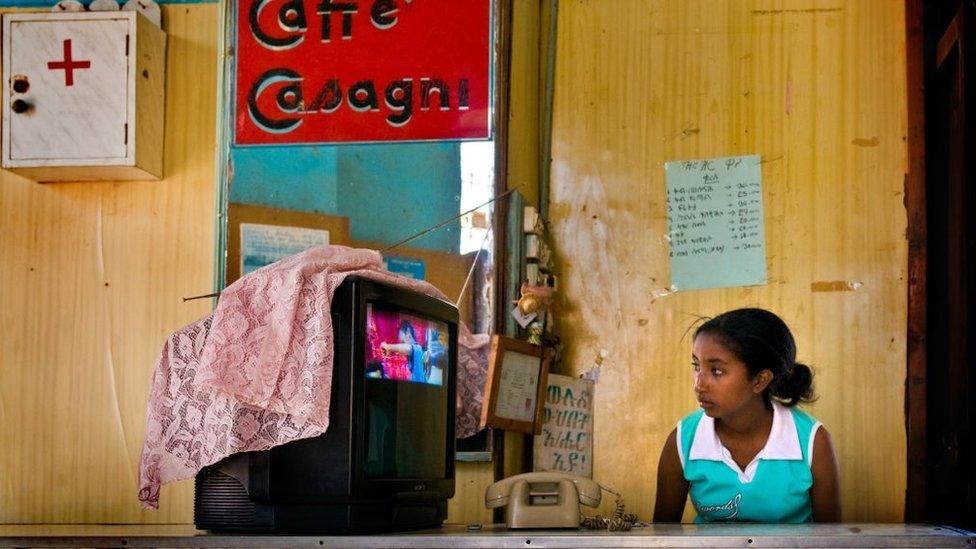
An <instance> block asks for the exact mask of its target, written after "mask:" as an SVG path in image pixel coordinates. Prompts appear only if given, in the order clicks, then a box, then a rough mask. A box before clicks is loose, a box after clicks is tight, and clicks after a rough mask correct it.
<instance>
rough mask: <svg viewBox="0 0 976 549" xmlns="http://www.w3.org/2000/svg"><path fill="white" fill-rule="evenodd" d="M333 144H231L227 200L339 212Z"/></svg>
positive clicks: (338, 213) (309, 210) (294, 208)
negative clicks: (229, 185) (234, 145)
mask: <svg viewBox="0 0 976 549" xmlns="http://www.w3.org/2000/svg"><path fill="white" fill-rule="evenodd" d="M336 154H337V149H336V147H320V146H314V145H312V146H294V147H291V146H289V147H231V150H230V157H231V167H232V170H233V180H232V182H231V188H230V201H231V202H234V203H239V204H257V205H260V206H271V207H274V208H283V209H286V210H299V211H304V212H316V213H322V214H329V215H344V214H342V213H341V212H340V211H339V198H338V194H337V191H336V182H337V179H338V177H337V176H338V172H337V159H336Z"/></svg>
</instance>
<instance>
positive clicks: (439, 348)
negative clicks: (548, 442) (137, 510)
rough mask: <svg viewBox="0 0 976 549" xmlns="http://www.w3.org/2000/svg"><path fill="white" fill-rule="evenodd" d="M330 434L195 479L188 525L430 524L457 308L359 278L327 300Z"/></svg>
mask: <svg viewBox="0 0 976 549" xmlns="http://www.w3.org/2000/svg"><path fill="white" fill-rule="evenodd" d="M331 314H332V324H333V331H334V333H335V358H334V370H333V380H332V393H331V394H332V396H331V403H330V407H329V428H328V430H327V431H326V432H325V433H324V434H322V435H320V436H317V437H313V438H308V439H303V440H297V441H293V442H290V443H288V444H284V445H281V446H278V447H275V448H272V449H270V450H266V451H260V452H242V453H238V454H234V455H231V456H228V457H227V458H225V459H223V460H222V461H220V462H217V463H215V464H214V465H211V466H208V467H205V468H204V469H202V470H201V471H200V472H199V473H198V474H197V476H196V484H195V488H196V491H195V496H194V522H195V523H196V526H197V527H198V528H201V529H205V530H210V531H218V532H222V531H226V532H308V533H319V532H324V533H332V532H334V533H344V532H361V531H376V530H406V529H414V528H427V527H436V526H439V525H440V524H441V523H442V522H443V521H444V519H445V518H446V515H447V500H448V499H449V498H451V497H452V496H453V495H454V440H455V438H454V421H455V385H456V376H457V373H456V372H457V322H458V312H457V308H456V307H455V306H454V305H452V304H450V303H447V302H445V301H441V300H439V299H435V298H432V297H429V296H426V295H423V294H419V293H416V292H413V291H408V290H406V289H403V288H400V287H396V286H392V285H388V284H384V283H380V282H376V281H372V280H369V279H365V278H361V277H349V278H347V279H346V280H345V281H344V282H343V283H342V284H341V285H340V286H339V287H338V288H337V289H336V291H335V294H334V296H333V301H332V312H331Z"/></svg>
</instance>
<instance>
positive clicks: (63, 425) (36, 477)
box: [0, 4, 218, 523]
mask: <svg viewBox="0 0 976 549" xmlns="http://www.w3.org/2000/svg"><path fill="white" fill-rule="evenodd" d="M163 17H164V21H165V29H166V31H167V33H168V43H167V65H166V66H167V76H166V103H167V105H166V127H165V149H164V151H165V166H164V169H165V173H164V179H163V180H161V181H146V182H119V183H114V182H98V183H57V184H55V183H48V184H39V183H35V182H33V181H30V180H27V179H24V178H22V177H19V176H16V175H14V174H11V173H8V172H0V257H2V260H0V349H2V351H0V523H94V522H116V523H127V522H140V523H149V522H157V523H177V522H184V523H185V522H191V521H192V486H191V485H190V484H189V483H187V482H184V483H180V484H178V485H176V486H174V487H169V488H164V489H163V492H162V498H161V503H162V507H161V508H160V510H159V511H156V512H144V511H141V509H140V506H139V503H138V501H137V499H136V493H137V490H138V486H137V485H138V482H137V477H138V464H139V455H140V451H141V448H142V441H143V434H144V429H145V414H146V399H147V396H148V391H149V382H150V377H151V375H152V372H153V367H154V361H155V358H156V354H157V352H158V350H159V349H160V347H161V346H162V344H163V341H164V340H165V338H166V336H167V335H168V334H169V333H170V332H172V331H174V330H176V329H178V328H179V327H181V326H183V325H185V324H187V323H189V322H191V321H193V320H196V319H197V318H199V317H201V316H203V315H205V314H207V313H208V312H209V310H210V302H209V301H206V300H203V301H195V302H189V303H183V302H182V299H181V298H182V297H183V296H188V295H195V294H201V293H206V292H208V291H209V290H210V288H211V287H212V284H213V257H214V211H215V210H214V200H213V197H214V184H213V180H214V161H213V155H214V127H215V124H214V120H215V111H214V108H215V100H216V96H215V92H214V86H215V82H216V74H217V64H216V61H217V48H216V44H217V29H218V26H217V25H218V8H217V5H216V4H202V5H200V4H193V5H183V4H176V5H166V6H164V7H163Z"/></svg>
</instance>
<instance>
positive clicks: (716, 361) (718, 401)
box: [691, 333, 768, 418]
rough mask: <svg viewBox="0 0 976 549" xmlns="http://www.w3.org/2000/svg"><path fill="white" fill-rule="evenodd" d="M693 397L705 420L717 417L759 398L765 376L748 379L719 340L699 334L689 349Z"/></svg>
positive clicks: (742, 368) (763, 386) (746, 369)
mask: <svg viewBox="0 0 976 549" xmlns="http://www.w3.org/2000/svg"><path fill="white" fill-rule="evenodd" d="M691 359H692V365H693V367H694V379H695V385H694V389H695V397H697V399H698V404H699V405H700V406H701V407H702V410H704V411H705V413H706V414H707V415H708V416H709V417H713V418H720V417H723V416H728V415H730V414H734V413H736V412H737V411H739V410H741V409H742V408H743V407H744V406H745V405H746V404H749V403H750V401H751V400H752V399H754V398H761V397H762V391H763V389H765V388H766V385H768V382H767V381H765V376H763V375H757V376H755V377H754V378H752V379H750V378H749V369H748V367H746V364H745V363H744V362H742V361H741V360H739V358H738V357H737V356H735V354H734V353H733V352H732V351H730V350H729V349H728V348H726V347H725V345H723V344H722V342H721V340H720V339H718V338H716V337H715V336H713V335H712V334H708V333H704V334H699V336H698V337H696V338H695V343H694V346H693V349H692V357H691Z"/></svg>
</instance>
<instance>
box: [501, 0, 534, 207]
mask: <svg viewBox="0 0 976 549" xmlns="http://www.w3.org/2000/svg"><path fill="white" fill-rule="evenodd" d="M539 21H540V4H539V2H538V0H512V37H511V41H512V57H511V66H510V67H509V104H508V149H507V152H508V156H507V160H508V172H507V181H508V188H512V187H517V186H519V185H521V186H522V187H521V188H520V189H519V192H520V193H521V194H522V196H524V197H525V201H526V203H527V204H531V205H536V206H538V204H539V123H540V120H541V119H540V112H541V106H540V97H539V51H540V48H539V35H540V29H539Z"/></svg>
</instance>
